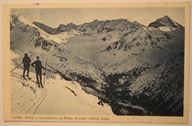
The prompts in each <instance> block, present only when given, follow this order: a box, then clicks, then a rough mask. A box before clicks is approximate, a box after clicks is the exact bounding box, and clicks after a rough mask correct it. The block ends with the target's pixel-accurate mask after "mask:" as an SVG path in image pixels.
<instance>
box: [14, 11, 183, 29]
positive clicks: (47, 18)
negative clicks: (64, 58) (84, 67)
mask: <svg viewBox="0 0 192 126" xmlns="http://www.w3.org/2000/svg"><path fill="white" fill-rule="evenodd" d="M16 11H17V12H18V13H22V14H24V15H25V17H26V18H27V19H29V20H31V21H38V22H41V23H44V24H46V25H48V26H51V27H58V25H59V24H67V23H70V22H73V23H74V24H83V23H87V22H92V21H93V20H95V19H98V20H111V19H119V18H123V19H128V20H129V21H131V22H132V21H137V22H139V23H141V24H144V25H146V26H147V25H148V24H149V23H151V22H153V21H155V20H156V19H158V18H161V17H163V16H165V15H167V16H169V17H170V18H171V19H173V20H174V21H176V22H178V23H180V24H181V25H183V26H184V19H185V16H184V12H185V9H184V8H182V7H180V8H177V7H174V8H171V7H162V8H63V9H62V8H60V9H58V8H56V9H39V8H32V9H17V10H16Z"/></svg>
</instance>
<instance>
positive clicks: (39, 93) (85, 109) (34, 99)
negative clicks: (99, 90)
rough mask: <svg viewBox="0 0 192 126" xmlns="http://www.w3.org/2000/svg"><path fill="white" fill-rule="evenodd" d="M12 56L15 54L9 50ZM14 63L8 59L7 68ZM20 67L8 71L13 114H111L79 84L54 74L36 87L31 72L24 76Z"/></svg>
mask: <svg viewBox="0 0 192 126" xmlns="http://www.w3.org/2000/svg"><path fill="white" fill-rule="evenodd" d="M11 56H12V58H17V57H19V55H17V54H15V53H14V52H11ZM14 67H15V64H14V62H12V61H11V68H14ZM21 75H22V69H21V67H20V68H18V69H16V70H15V71H13V72H12V73H11V112H12V113H13V114H65V115H73V114H75V115H78V114H80V115H82V114H86V115H95V114H97V115H113V112H112V110H111V108H110V106H109V105H107V104H105V103H103V104H102V105H99V104H98V103H99V99H98V98H97V97H95V96H93V95H92V94H87V93H86V92H85V91H84V90H82V87H81V86H80V84H78V83H77V82H75V81H66V80H64V79H62V77H61V76H60V75H58V74H54V76H55V77H54V79H52V78H46V80H45V83H44V89H42V88H38V86H37V84H36V81H35V73H30V77H31V78H32V80H27V81H26V80H24V79H23V78H22V77H21Z"/></svg>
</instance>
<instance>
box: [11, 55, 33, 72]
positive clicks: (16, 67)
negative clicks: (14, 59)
mask: <svg viewBox="0 0 192 126" xmlns="http://www.w3.org/2000/svg"><path fill="white" fill-rule="evenodd" d="M31 56H32V55H30V57H31ZM21 64H22V62H21V63H20V64H19V65H17V66H16V67H15V68H13V69H12V70H11V71H10V72H13V71H14V70H15V69H17V68H18V67H19V66H21Z"/></svg>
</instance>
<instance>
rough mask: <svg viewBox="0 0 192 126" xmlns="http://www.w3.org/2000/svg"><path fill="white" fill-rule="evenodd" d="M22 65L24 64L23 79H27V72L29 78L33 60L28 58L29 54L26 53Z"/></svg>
mask: <svg viewBox="0 0 192 126" xmlns="http://www.w3.org/2000/svg"><path fill="white" fill-rule="evenodd" d="M22 63H23V78H25V71H27V75H26V76H27V77H28V78H30V77H29V67H30V63H31V59H30V57H28V54H27V53H25V55H24V57H23V60H22Z"/></svg>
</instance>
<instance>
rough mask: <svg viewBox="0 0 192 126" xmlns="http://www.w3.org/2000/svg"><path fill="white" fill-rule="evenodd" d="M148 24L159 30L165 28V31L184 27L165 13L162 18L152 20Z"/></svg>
mask: <svg viewBox="0 0 192 126" xmlns="http://www.w3.org/2000/svg"><path fill="white" fill-rule="evenodd" d="M148 26H149V27H154V28H158V29H160V30H165V31H174V30H176V29H179V28H181V29H182V28H184V27H183V26H182V25H180V24H179V23H177V22H175V21H174V20H172V19H170V18H169V17H168V16H167V15H165V16H164V17H162V18H159V19H157V20H156V21H154V22H152V23H150V24H149V25H148Z"/></svg>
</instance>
